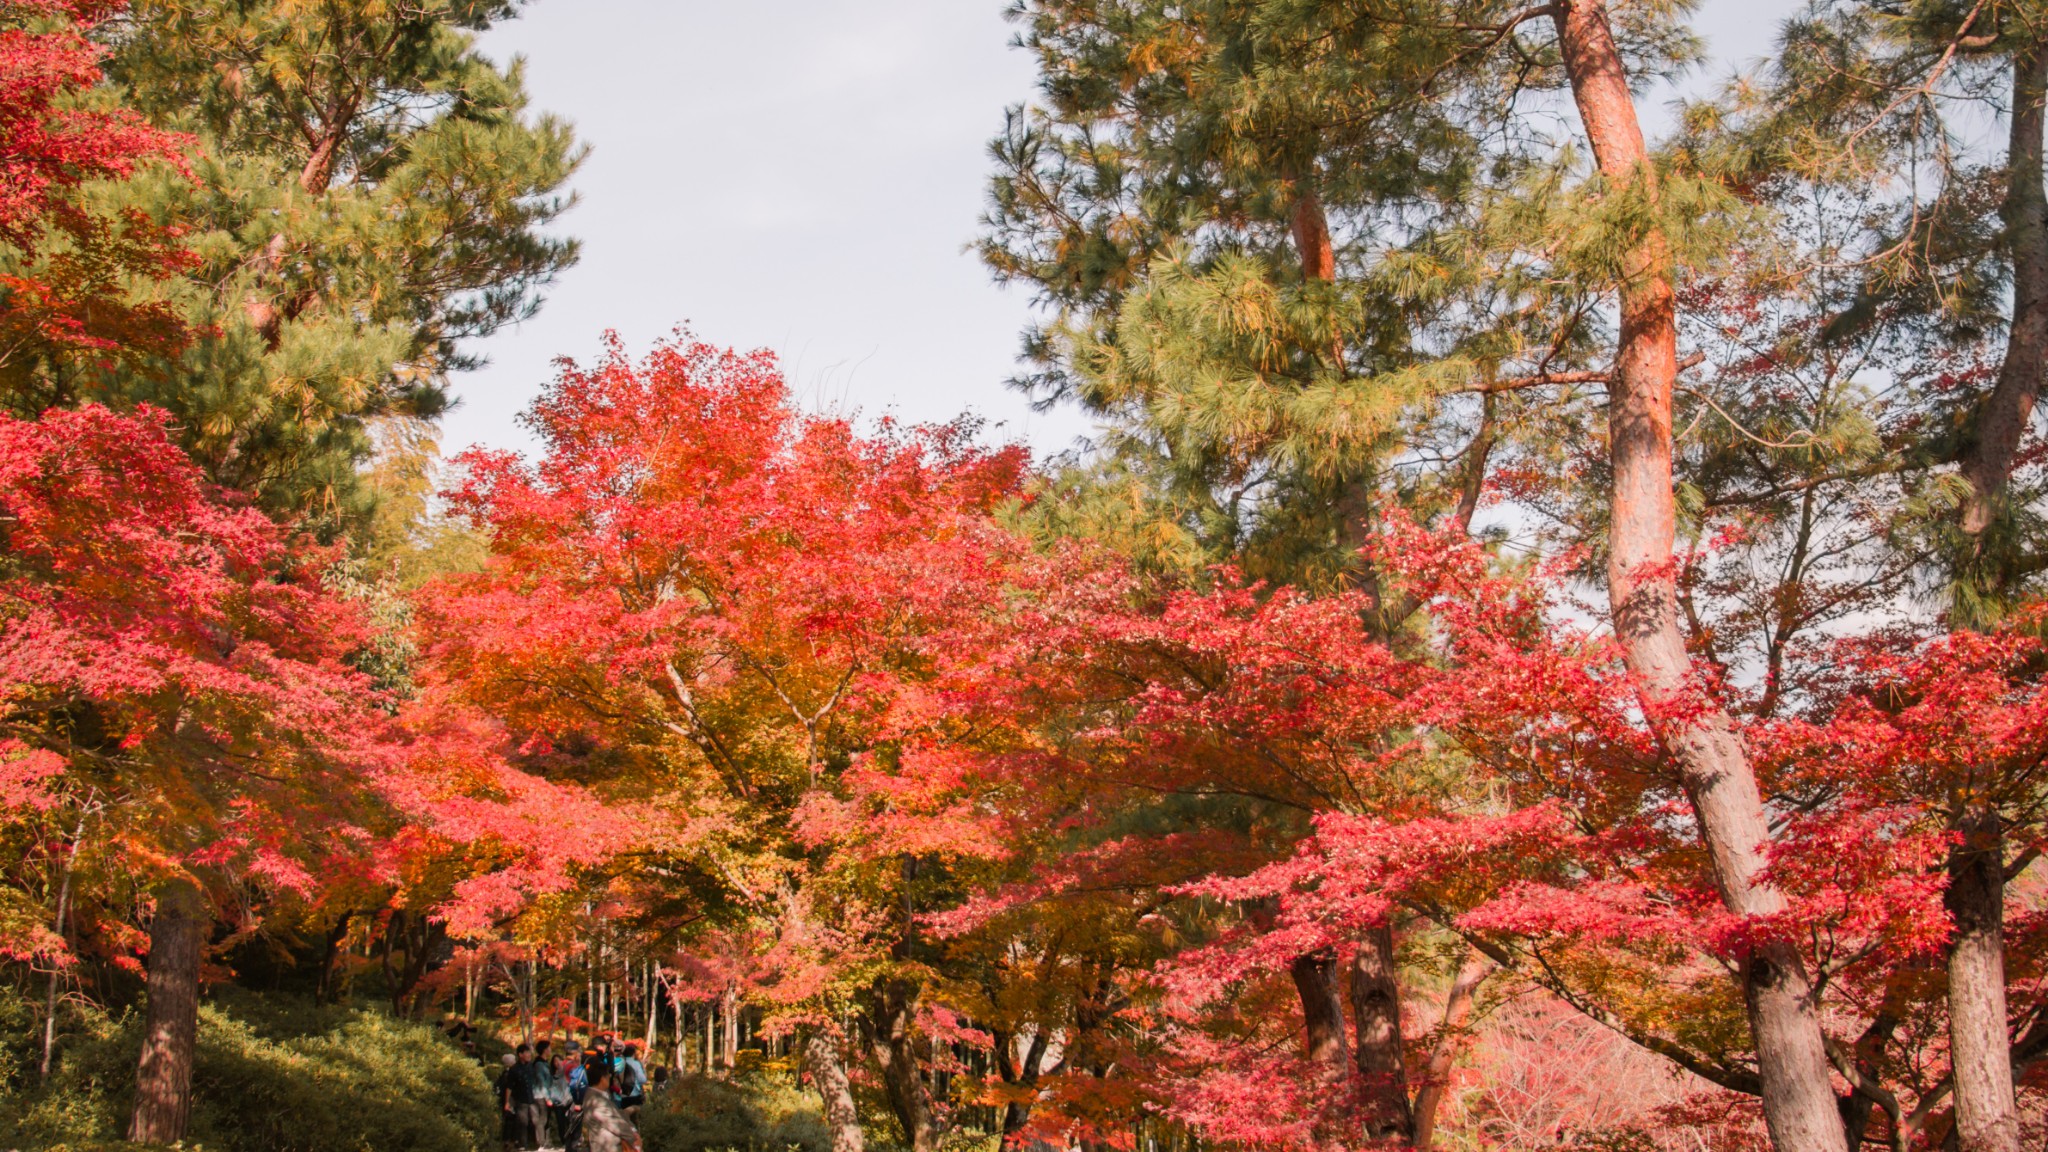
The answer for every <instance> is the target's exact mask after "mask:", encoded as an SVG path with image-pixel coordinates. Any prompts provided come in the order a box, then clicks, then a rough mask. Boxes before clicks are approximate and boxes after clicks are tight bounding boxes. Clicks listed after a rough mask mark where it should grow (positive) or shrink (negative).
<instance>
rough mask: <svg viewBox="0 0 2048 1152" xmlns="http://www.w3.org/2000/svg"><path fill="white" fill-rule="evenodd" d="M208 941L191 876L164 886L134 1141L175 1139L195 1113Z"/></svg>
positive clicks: (131, 1129)
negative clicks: (201, 980) (202, 955)
mask: <svg viewBox="0 0 2048 1152" xmlns="http://www.w3.org/2000/svg"><path fill="white" fill-rule="evenodd" d="M205 944H206V902H205V900H204V899H203V898H202V897H201V895H200V892H199V886H198V885H197V884H194V883H193V882H192V881H190V880H186V879H178V880H167V881H165V882H164V883H162V884H160V885H158V886H157V890H156V916H155V918H154V919H152V920H151V921H150V925H149V981H148V986H149V1007H148V1011H147V1012H146V1014H145V1015H144V1017H143V1027H142V1059H141V1061H140V1062H139V1063H138V1064H137V1066H136V1071H135V1113H134V1115H133V1116H132V1117H131V1118H130V1119H129V1122H128V1139H130V1140H133V1141H135V1142H136V1143H138V1144H174V1143H176V1142H178V1141H179V1140H182V1139H184V1138H185V1126H186V1124H187V1123H189V1122H190V1120H191V1119H192V1061H193V1055H194V1050H195V1049H196V1048H197V1046H198V1042H199V960H200V953H201V951H202V949H203V948H204V947H205Z"/></svg>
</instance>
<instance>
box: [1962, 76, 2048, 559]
mask: <svg viewBox="0 0 2048 1152" xmlns="http://www.w3.org/2000/svg"><path fill="white" fill-rule="evenodd" d="M2044 105H2048V39H2044V40H2042V41H2040V42H2038V43H2035V44H2033V45H2031V46H2030V47H2029V48H2028V50H2027V51H2025V52H2022V53H2020V54H2018V55H2017V56H2015V57H2014V58H2013V69H2012V126H2011V140H2010V143H2009V144H2008V145H2007V151H2006V192H2005V205H2004V209H2003V215H2004V216H2005V226H2006V246H2007V249H2008V251H2009V252H2010V254H2011V259H2012V327H2011V330H2010V331H2008V332H2007V334H2006V338H2005V361H2004V363H2003V364H2001V365H2000V366H1999V370H1998V383H1997V384H1996V385H1994V386H1993V387H1992V390H1991V395H1990V397H1989V398H1987V399H1986V400H1985V402H1984V405H1983V407H1982V408H1980V409H1979V410H1978V412H1977V419H1976V423H1975V426H1974V427H1973V428H1972V429H1971V437H1970V443H1969V445H1968V447H1967V449H1966V451H1965V455H1964V457H1963V461H1962V474H1963V479H1964V480H1966V481H1968V482H1969V486H1970V493H1969V498H1968V500H1967V501H1966V502H1965V504H1964V506H1963V516H1962V523H1963V531H1965V532H1967V533H1968V534H1969V535H1971V536H1972V537H1976V536H1981V535H1982V534H1983V532H1984V530H1985V529H1986V528H1988V527H1990V525H1991V521H1992V519H1993V518H1994V517H1995V516H1996V515H1997V512H1998V505H1999V504H2000V503H2001V501H2002V500H2003V498H2004V495H2005V486H2006V483H2007V482H2008V481H2009V480H2011V478H2012V470H2013V464H2014V461H2015V460H2016V459H2017V458H2018V456H2019V448H2020V440H2021V439H2022V438H2023V437H2024V436H2025V435H2026V431H2027V424H2028V422H2029V421H2030V420H2031V419H2032V418H2033V414H2034V403H2035V401H2036V400H2037V399H2039V397H2040V394H2041V376H2042V372H2043V368H2044V365H2048V187H2044V186H2043V184H2042V133H2043V130H2044V128H2048V123H2044V121H2048V111H2044Z"/></svg>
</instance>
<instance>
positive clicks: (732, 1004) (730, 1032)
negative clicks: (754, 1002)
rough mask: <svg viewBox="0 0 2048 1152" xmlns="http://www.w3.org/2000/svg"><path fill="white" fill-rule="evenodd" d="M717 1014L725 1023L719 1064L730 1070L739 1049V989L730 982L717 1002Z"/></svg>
mask: <svg viewBox="0 0 2048 1152" xmlns="http://www.w3.org/2000/svg"><path fill="white" fill-rule="evenodd" d="M718 1015H719V1019H720V1022H721V1023H723V1024H724V1025H725V1037H724V1039H725V1044H724V1048H725V1051H724V1052H723V1053H722V1054H721V1056H720V1060H719V1066H720V1067H721V1068H723V1069H725V1070H726V1071H727V1072H730V1071H732V1069H733V1062H734V1061H735V1060H737V1059H738V1056H739V1050H740V990H739V989H738V988H736V987H734V986H733V985H731V984H727V985H726V986H725V995H724V997H723V998H721V999H720V1000H719V1002H718Z"/></svg>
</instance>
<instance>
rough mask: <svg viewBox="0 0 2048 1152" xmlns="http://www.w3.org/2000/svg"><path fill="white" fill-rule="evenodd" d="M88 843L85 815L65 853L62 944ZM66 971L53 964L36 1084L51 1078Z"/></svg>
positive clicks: (60, 925)
mask: <svg viewBox="0 0 2048 1152" xmlns="http://www.w3.org/2000/svg"><path fill="white" fill-rule="evenodd" d="M84 842H85V816H84V814H83V813H81V814H80V815H79V817H78V827H77V829H76V830H74V831H73V832H72V833H71V847H70V848H68V849H66V850H65V852H64V875H63V878H62V879H60V880H59V881H58V882H57V939H58V940H59V941H62V940H63V939H64V934H65V932H66V931H67V930H68V929H69V928H70V926H71V874H72V872H73V870H74V869H76V868H77V866H78V846H79V845H80V844H82V843H84ZM63 976H64V970H63V968H62V966H60V965H57V964H55V963H53V964H52V965H51V966H50V987H49V990H48V992H47V993H46V994H45V996H44V1000H43V1057H42V1060H41V1061H40V1062H38V1063H37V1065H36V1081H37V1082H38V1083H47V1082H48V1081H49V1079H50V1060H51V1057H52V1056H54V1055H55V1054H56V1051H57V993H58V990H59V988H60V986H61V983H62V978H63Z"/></svg>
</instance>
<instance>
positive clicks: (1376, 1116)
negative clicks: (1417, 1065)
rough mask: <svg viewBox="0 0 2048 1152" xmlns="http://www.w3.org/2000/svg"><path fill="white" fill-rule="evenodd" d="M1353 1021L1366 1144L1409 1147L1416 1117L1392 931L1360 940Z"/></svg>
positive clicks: (1376, 930)
mask: <svg viewBox="0 0 2048 1152" xmlns="http://www.w3.org/2000/svg"><path fill="white" fill-rule="evenodd" d="M1351 1017H1352V1024H1353V1026H1354V1027H1355V1028H1356V1029H1357V1031H1358V1078H1359V1096H1360V1099H1361V1101H1362V1103H1363V1104H1364V1106H1365V1137H1366V1139H1367V1140H1388V1141H1399V1142H1401V1143H1403V1144H1405V1143H1407V1142H1409V1141H1410V1140H1412V1139H1413V1138H1414V1135H1415V1116H1414V1114H1413V1113H1412V1112H1411V1111H1410V1110H1409V1107H1408V1067H1407V1064H1406V1063H1405V1062H1404V1061H1403V1059H1402V1055H1403V1043H1402V1037H1401V986H1400V983H1399V981H1398V980H1397V979H1396V968H1395V959H1394V928H1393V925H1391V924H1382V925H1380V926H1379V927H1377V928H1374V929H1371V930H1370V931H1368V932H1366V933H1365V934H1364V935H1363V936H1361V937H1360V938H1359V941H1358V951H1357V953H1356V954H1354V956H1353V957H1352V961H1351Z"/></svg>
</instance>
